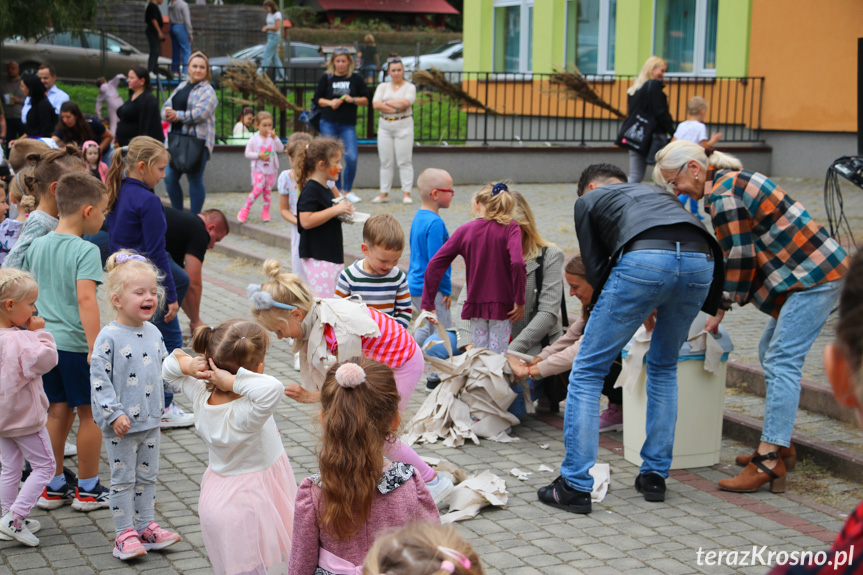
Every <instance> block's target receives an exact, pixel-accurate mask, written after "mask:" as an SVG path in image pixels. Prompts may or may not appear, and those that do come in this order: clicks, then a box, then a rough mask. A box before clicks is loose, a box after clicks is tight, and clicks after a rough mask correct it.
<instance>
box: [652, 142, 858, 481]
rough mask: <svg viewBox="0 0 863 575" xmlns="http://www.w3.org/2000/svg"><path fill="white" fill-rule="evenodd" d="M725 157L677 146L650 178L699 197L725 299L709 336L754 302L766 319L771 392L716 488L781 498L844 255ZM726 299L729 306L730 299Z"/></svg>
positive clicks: (765, 182) (798, 211)
mask: <svg viewBox="0 0 863 575" xmlns="http://www.w3.org/2000/svg"><path fill="white" fill-rule="evenodd" d="M742 168H743V166H742V165H741V163H740V161H739V160H738V159H737V158H734V157H733V156H729V155H727V154H723V153H721V152H713V153H712V154H711V155H710V158H709V159H708V157H707V155H706V153H705V151H704V148H703V147H701V146H700V145H698V144H695V143H692V142H686V141H681V140H679V141H676V142H673V143H671V144H669V145H668V146H666V147H665V148H664V149H663V150H661V151H660V152H659V153H658V154H657V155H656V167H655V168H654V170H653V177H654V178H655V179H656V181H657V182H659V183H661V184H665V185H666V186H668V187H670V188H672V189H673V190H674V192H675V193H676V194H688V195H689V196H690V197H691V198H693V199H695V200H700V199H701V198H705V204H706V206H707V207H708V208H709V210H710V216H711V218H712V219H713V228H714V231H715V232H716V238H717V239H718V240H719V243H720V244H721V246H722V249H723V252H724V255H725V258H726V260H727V263H726V265H725V269H726V270H727V272H726V276H725V285H724V290H723V291H724V294H725V295H724V298H723V302H722V305H721V309H720V310H719V311H718V312H717V314H716V316H715V317H713V318H711V319H710V320H708V322H707V325H706V326H705V329H707V330H708V331H713V330H715V329H716V327H717V326H718V325H719V322H721V321H722V318H723V317H724V315H725V311H726V310H728V309H730V307H731V304H732V303H736V304H738V305H741V306H742V305H746V304H747V303H750V302H752V303H753V304H754V305H755V306H756V307H758V309H759V310H761V311H763V312H764V313H767V314H769V315H770V316H771V317H770V319H769V320H768V322H767V327H766V329H765V330H764V334H763V335H762V337H761V342H760V343H759V346H758V355H759V359H760V360H761V365H762V366H763V368H764V378H765V381H766V383H767V394H766V397H765V407H764V427H763V430H762V434H761V443H760V444H759V445H758V449H757V450H756V452H755V453H754V454H753V455H752V456H751V457H748V456H743V457H738V463H740V464H743V465H746V468H745V469H744V470H743V471H742V472H741V473H740V475H738V476H737V477H735V478H733V479H722V480H720V481H719V486H720V487H721V488H722V489H726V490H728V491H738V492H751V491H755V490H756V489H758V488H759V487H760V486H761V485H764V484H765V483H767V482H770V483H771V486H772V488H773V490H774V491H776V492H781V491H784V486H785V472H786V467H785V464H784V462H783V459H788V460H789V465H790V462H791V458H792V457H794V450H793V447H792V446H791V434H792V432H793V431H794V419H795V416H796V415H797V404H798V401H799V398H800V377H801V372H802V368H803V362H804V360H805V358H806V354H807V352H808V351H809V349H810V348H811V347H812V343H813V342H814V341H815V338H816V337H818V334H819V333H820V332H821V328H822V327H823V326H824V323H825V322H826V321H827V316H828V314H829V313H830V311H831V310H832V309H833V307H834V306H835V305H836V301H837V298H838V295H839V291H840V287H841V283H842V282H841V281H839V280H841V279H842V278H843V277H844V275H845V273H846V272H847V270H848V256H847V255H846V253H845V251H844V250H843V249H842V247H841V246H840V245H839V244H838V243H837V242H836V241H835V240H834V239H833V238H831V237H830V236H829V234H828V233H827V231H826V230H825V229H824V228H823V227H821V226H820V225H819V224H817V223H815V222H814V221H813V220H812V218H811V217H810V216H809V214H808V213H807V211H806V210H805V209H804V208H803V206H801V205H800V204H799V203H797V202H794V201H793V200H792V199H791V198H790V197H788V195H786V194H785V192H784V191H783V190H782V188H780V187H779V186H777V185H776V184H775V183H774V182H772V181H770V180H769V179H768V178H767V177H766V176H764V175H763V174H759V173H755V172H749V171H746V170H743V169H742ZM726 298H728V299H726Z"/></svg>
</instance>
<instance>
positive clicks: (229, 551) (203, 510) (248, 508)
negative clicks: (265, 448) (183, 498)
mask: <svg viewBox="0 0 863 575" xmlns="http://www.w3.org/2000/svg"><path fill="white" fill-rule="evenodd" d="M296 497H297V480H296V479H294V471H293V469H291V464H290V462H289V461H288V455H287V454H286V453H283V454H282V456H281V457H280V458H279V459H278V460H277V461H276V462H275V463H274V464H273V465H272V466H271V467H270V468H269V469H265V470H264V471H255V472H253V473H245V474H242V475H232V476H229V477H224V476H222V475H217V474H216V473H213V471H212V470H210V468H209V467H208V468H207V471H205V472H204V478H203V480H202V481H201V497H200V499H199V500H198V515H199V517H200V518H201V532H202V535H203V537H204V545H205V546H206V548H207V554H208V555H209V556H210V562H211V563H212V564H213V569H214V570H215V572H216V573H218V574H226V575H244V574H252V573H254V574H264V573H268V574H269V575H273V574H283V573H284V574H286V573H287V572H288V560H289V559H290V556H291V539H292V536H293V527H294V500H295V499H296Z"/></svg>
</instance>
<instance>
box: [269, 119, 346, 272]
mask: <svg viewBox="0 0 863 575" xmlns="http://www.w3.org/2000/svg"><path fill="white" fill-rule="evenodd" d="M311 143H312V138H311V136H309V135H308V134H306V133H305V132H295V133H294V134H293V135H291V137H290V138H289V139H288V145H287V146H285V151H286V152H287V155H288V162H289V163H290V165H291V169H290V170H285V171H284V172H282V173H281V174H279V181H278V184H277V186H278V189H279V212H280V213H281V214H282V217H283V218H285V221H287V222H288V223H289V224H290V225H291V271H292V272H294V273H295V274H297V275H298V276H300V277H301V278H302V279H303V281H306V276H305V275H304V274H303V266H302V264H301V262H300V229H299V228H298V227H297V201H298V200H299V199H300V188H299V187H298V186H297V179H296V177H295V176H294V173H295V170H294V164H295V163H296V158H297V154H298V152H299V151H300V150H305V149H306V148H308V147H309V144H311ZM330 184H332V185H330ZM335 184H336V183H335V181H333V180H330V181H328V182H327V187H329V188H330V189H333V187H334V186H335ZM334 195H335V194H334Z"/></svg>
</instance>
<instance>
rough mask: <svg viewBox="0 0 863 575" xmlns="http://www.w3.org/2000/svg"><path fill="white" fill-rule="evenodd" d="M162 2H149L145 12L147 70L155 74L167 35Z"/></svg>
mask: <svg viewBox="0 0 863 575" xmlns="http://www.w3.org/2000/svg"><path fill="white" fill-rule="evenodd" d="M162 1H163V0H147V8H146V9H145V10H144V22H145V23H146V25H147V30H146V35H147V43H148V44H149V45H150V57H149V58H148V59H147V70H148V71H150V72H153V73H154V74H158V73H159V54H161V53H162V42H164V41H165V33H164V32H162V11H161V10H160V9H159V6H161V5H162ZM147 79H149V74H148V75H147ZM148 135H149V134H148ZM127 143H128V142H127ZM124 145H125V144H124Z"/></svg>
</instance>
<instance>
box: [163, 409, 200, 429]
mask: <svg viewBox="0 0 863 575" xmlns="http://www.w3.org/2000/svg"><path fill="white" fill-rule="evenodd" d="M192 425H195V416H194V415H192V414H191V413H186V412H185V411H183V410H182V409H180V408H179V407H177V404H176V403H172V404H171V405H170V406H169V407H168V408H167V409H165V411H164V413H162V423H161V425H160V426H159V427H161V428H162V429H172V428H174V427H190V426H192Z"/></svg>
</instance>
